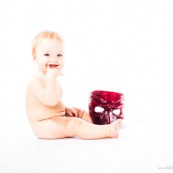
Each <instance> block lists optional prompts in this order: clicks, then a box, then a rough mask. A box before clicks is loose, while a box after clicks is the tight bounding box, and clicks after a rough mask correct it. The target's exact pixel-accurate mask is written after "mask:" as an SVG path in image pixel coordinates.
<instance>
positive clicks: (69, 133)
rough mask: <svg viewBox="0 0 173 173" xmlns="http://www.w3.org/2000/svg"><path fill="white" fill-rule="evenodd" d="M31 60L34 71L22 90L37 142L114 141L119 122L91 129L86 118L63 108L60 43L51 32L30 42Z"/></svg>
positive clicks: (61, 44) (61, 51)
mask: <svg viewBox="0 0 173 173" xmlns="http://www.w3.org/2000/svg"><path fill="white" fill-rule="evenodd" d="M32 56H33V60H34V62H35V63H36V64H37V66H38V71H37V72H36V73H35V75H34V76H33V77H32V79H31V81H30V83H29V85H28V87H27V90H26V113H27V116H28V120H29V122H30V124H31V126H32V129H33V131H34V133H35V135H36V136H37V137H38V138H40V139H60V138H67V137H75V136H77V137H80V138H82V139H101V138H117V137H118V130H119V127H120V125H121V119H118V120H116V121H115V122H113V123H112V124H109V125H95V124H93V123H92V122H91V119H90V115H89V114H88V113H87V112H85V111H83V110H81V109H78V108H67V107H65V105H64V103H63V100H62V88H61V86H60V84H59V82H58V78H59V77H60V76H62V75H63V74H62V69H63V66H64V51H63V40H62V38H61V37H60V36H59V34H57V33H55V32H50V31H46V32H41V33H39V34H38V35H37V36H36V37H35V38H34V40H33V43H32Z"/></svg>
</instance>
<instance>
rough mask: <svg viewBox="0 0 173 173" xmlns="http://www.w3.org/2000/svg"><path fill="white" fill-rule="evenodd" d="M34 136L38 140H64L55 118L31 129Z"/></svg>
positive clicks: (39, 123)
mask: <svg viewBox="0 0 173 173" xmlns="http://www.w3.org/2000/svg"><path fill="white" fill-rule="evenodd" d="M33 130H34V132H35V134H36V136H37V137H38V138H40V139H59V138H65V137H66V136H65V135H64V134H65V133H64V132H63V129H62V128H61V125H60V124H58V122H57V120H56V118H51V119H47V120H43V121H40V122H38V123H37V124H36V125H35V126H34V128H33Z"/></svg>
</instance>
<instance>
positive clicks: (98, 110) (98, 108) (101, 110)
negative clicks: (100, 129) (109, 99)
mask: <svg viewBox="0 0 173 173" xmlns="http://www.w3.org/2000/svg"><path fill="white" fill-rule="evenodd" d="M94 110H95V112H103V111H104V109H103V108H102V107H100V106H96V107H95V109H94Z"/></svg>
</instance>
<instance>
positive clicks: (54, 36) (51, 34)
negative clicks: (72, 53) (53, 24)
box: [32, 31, 63, 56]
mask: <svg viewBox="0 0 173 173" xmlns="http://www.w3.org/2000/svg"><path fill="white" fill-rule="evenodd" d="M45 38H49V39H57V40H58V41H59V42H63V40H62V38H61V36H60V35H59V34H58V33H56V32H53V31H44V32H40V33H39V34H37V35H36V36H35V37H34V39H33V41H32V55H33V56H35V53H36V48H37V45H38V44H39V43H40V42H41V41H42V40H43V39H45Z"/></svg>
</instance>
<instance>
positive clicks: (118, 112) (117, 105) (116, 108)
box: [89, 90, 124, 125]
mask: <svg viewBox="0 0 173 173" xmlns="http://www.w3.org/2000/svg"><path fill="white" fill-rule="evenodd" d="M123 100H124V95H123V94H121V93H117V92H111V91H99V90H96V91H93V92H91V94H90V100H89V113H90V116H91V119H92V122H93V123H94V124H99V125H104V124H110V123H112V122H113V121H115V120H116V119H119V118H121V119H123V118H124V116H123V102H122V101H123Z"/></svg>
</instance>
